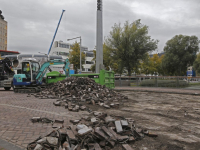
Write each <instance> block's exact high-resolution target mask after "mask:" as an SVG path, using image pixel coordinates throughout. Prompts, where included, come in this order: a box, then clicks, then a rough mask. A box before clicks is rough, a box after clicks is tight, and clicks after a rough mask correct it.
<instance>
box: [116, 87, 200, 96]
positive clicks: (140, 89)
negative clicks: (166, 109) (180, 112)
mask: <svg viewBox="0 0 200 150" xmlns="http://www.w3.org/2000/svg"><path fill="white" fill-rule="evenodd" d="M114 90H116V91H136V92H155V93H172V94H187V95H200V90H197V89H179V88H162V87H131V86H121V87H120V86H117V87H115V88H114Z"/></svg>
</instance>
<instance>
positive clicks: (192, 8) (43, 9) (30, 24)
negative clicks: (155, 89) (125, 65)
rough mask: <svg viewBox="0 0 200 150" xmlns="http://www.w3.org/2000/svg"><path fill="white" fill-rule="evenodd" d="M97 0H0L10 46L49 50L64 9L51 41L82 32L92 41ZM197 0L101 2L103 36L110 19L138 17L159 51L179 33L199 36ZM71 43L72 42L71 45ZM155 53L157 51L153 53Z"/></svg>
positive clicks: (23, 50) (22, 49)
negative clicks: (156, 40)
mask: <svg viewBox="0 0 200 150" xmlns="http://www.w3.org/2000/svg"><path fill="white" fill-rule="evenodd" d="M96 5H97V0H0V10H2V12H3V15H4V17H5V20H6V21H7V22H8V50H13V51H19V52H21V53H33V54H37V53H38V52H42V53H47V52H48V50H49V47H50V44H51V41H52V38H53V35H54V33H55V30H56V26H57V24H58V21H59V18H60V15H61V12H62V9H65V10H66V11H65V13H64V15H63V19H62V21H61V24H60V28H59V29H58V33H57V36H56V38H55V40H62V41H63V42H67V39H69V38H74V37H77V36H82V45H84V46H87V47H88V48H89V50H93V49H94V47H95V45H96ZM199 10H200V0H103V34H104V37H106V36H108V35H109V32H110V30H111V27H112V26H113V25H114V23H121V24H124V22H125V21H127V20H128V21H129V22H133V21H135V20H137V19H141V23H142V24H145V25H147V26H149V35H150V36H151V37H152V38H153V39H158V40H159V41H160V42H159V44H158V52H161V51H163V48H164V46H165V43H166V42H167V40H169V39H171V38H172V37H173V36H175V35H177V34H184V35H196V36H198V38H199V39H200V16H199ZM72 42H73V41H71V43H72ZM154 53H155V52H154Z"/></svg>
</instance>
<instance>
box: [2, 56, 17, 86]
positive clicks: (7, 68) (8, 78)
mask: <svg viewBox="0 0 200 150" xmlns="http://www.w3.org/2000/svg"><path fill="white" fill-rule="evenodd" d="M14 74H15V72H14V71H13V68H12V62H11V61H10V60H9V59H8V58H5V59H3V60H0V87H4V89H5V90H10V89H11V83H12V79H13V75H14Z"/></svg>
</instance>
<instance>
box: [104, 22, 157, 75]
mask: <svg viewBox="0 0 200 150" xmlns="http://www.w3.org/2000/svg"><path fill="white" fill-rule="evenodd" d="M157 43H158V40H154V39H151V37H150V36H148V26H146V25H143V24H141V23H140V20H136V21H134V22H133V23H131V24H129V22H128V21H126V22H125V24H124V27H121V24H115V25H114V26H113V27H112V31H111V32H110V35H109V36H108V37H107V39H106V45H107V46H108V47H109V48H110V50H111V54H112V56H114V58H115V60H118V59H119V60H120V61H119V62H120V63H122V64H118V65H120V66H124V67H125V68H126V69H127V71H128V75H129V76H130V75H131V73H132V71H133V68H138V65H139V64H140V63H139V61H140V60H141V59H143V58H144V57H145V55H144V54H145V53H147V52H149V51H152V50H155V49H156V48H157Z"/></svg>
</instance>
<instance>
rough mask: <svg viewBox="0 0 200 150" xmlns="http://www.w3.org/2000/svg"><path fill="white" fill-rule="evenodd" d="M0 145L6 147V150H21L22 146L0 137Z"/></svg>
mask: <svg viewBox="0 0 200 150" xmlns="http://www.w3.org/2000/svg"><path fill="white" fill-rule="evenodd" d="M0 146H1V148H3V149H6V150H23V149H22V148H20V147H18V146H16V145H14V144H11V143H9V142H7V141H5V140H2V139H0Z"/></svg>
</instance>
